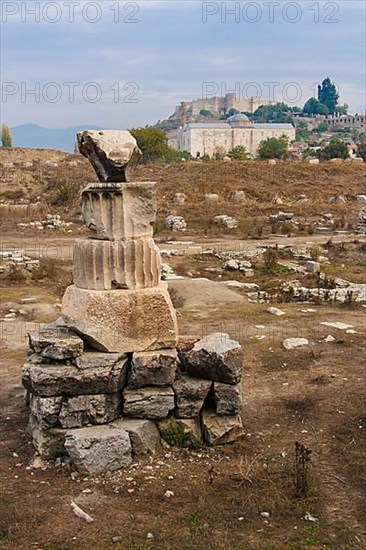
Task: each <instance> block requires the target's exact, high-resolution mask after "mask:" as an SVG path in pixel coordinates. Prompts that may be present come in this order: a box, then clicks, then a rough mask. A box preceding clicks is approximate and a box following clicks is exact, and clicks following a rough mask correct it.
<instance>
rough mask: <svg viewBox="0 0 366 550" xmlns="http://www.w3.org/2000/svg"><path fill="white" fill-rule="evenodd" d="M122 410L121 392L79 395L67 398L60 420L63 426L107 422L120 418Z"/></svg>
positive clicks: (78, 426) (71, 426) (76, 426)
mask: <svg viewBox="0 0 366 550" xmlns="http://www.w3.org/2000/svg"><path fill="white" fill-rule="evenodd" d="M121 410H122V396H121V393H120V392H116V393H111V394H99V395H78V396H75V397H69V398H67V399H65V400H64V401H63V403H62V406H61V411H60V415H59V422H60V424H61V427H62V428H80V427H82V426H86V425H87V424H106V423H107V422H112V420H115V419H116V418H118V416H119V415H120V413H121Z"/></svg>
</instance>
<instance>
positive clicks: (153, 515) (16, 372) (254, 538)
mask: <svg viewBox="0 0 366 550" xmlns="http://www.w3.org/2000/svg"><path fill="white" fill-rule="evenodd" d="M28 161H29V162H30V160H29V159H28ZM57 161H58V162H60V160H59V159H55V160H54V161H53V162H57ZM22 162H23V161H22ZM345 166H346V167H347V164H346V165H345ZM348 166H350V165H349V164H348ZM330 167H331V168H332V169H334V170H335V172H334V173H333V176H332V172H331V171H329V173H328V172H327V171H328V168H327V169H326V170H325V168H324V170H325V171H324V174H325V176H324V177H325V178H329V179H328V180H327V182H328V189H327V197H326V198H325V197H323V198H322V199H321V203H320V205H317V206H316V208H318V207H319V215H318V213H317V214H316V216H318V217H319V216H320V215H321V214H326V213H327V212H326V210H327V209H328V208H329V209H332V211H331V212H329V213H331V214H332V217H333V219H338V218H340V217H341V216H342V215H343V213H344V212H345V215H346V216H350V219H351V217H352V216H355V215H356V213H357V210H358V209H359V207H360V204H359V203H357V204H356V202H354V201H351V200H348V199H347V200H348V202H347V203H343V202H342V201H341V202H338V203H335V204H334V203H329V202H328V199H329V197H328V194H329V196H335V195H337V196H338V195H341V194H342V193H343V192H342V190H341V189H342V188H343V189H344V183H342V182H340V180H339V178H343V177H344V178H345V177H346V175H345V174H346V168H344V167H342V168H341V167H340V166H339V165H337V164H334V165H330ZM309 168H310V167H309ZM314 168H318V167H311V169H314ZM195 169H196V168H189V170H195ZM350 169H351V170H356V167H352V168H350ZM359 169H360V167H358V168H357V170H359ZM139 170H141V172H140V174H141V176H142V177H143V178H144V179H147V178H148V176H149V174H151V179H153V177H154V178H155V177H157V176H158V175H159V170H161V168H159V167H156V166H153V167H146V166H145V167H141V168H140V169H139ZM150 170H151V172H149V171H150ZM170 170H171V169H170V168H167V169H165V172H164V174H163V175H162V179H160V180H159V182H160V183H159V184H160V185H161V186H163V187H161V190H162V191H163V189H167V185H168V181H169V178H170V179H171V181H172V184H173V185H174V186H175V187H174V188H173V190H172V191H169V193H168V191H166V193H168V195H167V196H168V198H169V200H168V199H166V201H165V206H164V204H163V201H162V199H161V198H160V199H159V200H160V207H159V208H160V209H161V210H160V212H161V219H162V220H164V219H165V215H166V214H168V213H172V214H174V215H182V216H183V217H185V218H186V219H187V220H188V228H187V230H186V231H184V232H176V233H175V232H172V231H167V230H166V229H165V228H164V230H162V231H160V232H159V233H158V234H157V240H158V241H159V242H158V244H159V247H160V249H161V251H162V255H163V262H164V263H165V264H166V266H165V268H164V274H165V275H164V276H165V277H166V279H167V280H168V283H169V287H170V293H171V296H172V299H173V302H174V305H175V307H176V308H177V313H178V322H179V332H180V334H184V335H193V336H199V337H202V336H204V335H206V334H208V333H211V332H217V331H220V332H226V333H228V334H229V335H230V337H231V338H234V339H237V340H239V341H240V343H241V344H242V346H243V348H244V354H245V360H244V366H243V392H244V397H245V405H244V408H243V411H242V418H243V424H244V433H243V437H242V438H241V439H240V440H239V441H237V442H236V443H235V444H234V445H228V446H223V447H220V448H213V449H211V448H199V449H194V450H189V449H179V448H173V447H170V446H168V445H166V447H164V449H163V450H162V452H160V453H158V454H157V455H154V456H148V457H146V458H143V459H139V460H138V461H136V462H134V463H133V464H132V465H131V466H130V467H128V468H126V469H124V470H121V471H120V472H118V473H114V474H111V475H107V476H104V477H102V476H91V475H88V476H84V475H80V474H78V473H77V472H76V471H75V470H74V468H73V466H72V465H71V464H70V463H68V462H67V461H66V462H65V461H63V460H60V458H59V457H56V456H55V457H54V459H53V460H51V461H49V462H42V461H41V460H40V459H39V458H38V457H37V456H35V454H34V450H33V448H32V445H31V443H30V438H29V436H28V434H27V432H26V422H27V418H26V411H25V408H24V403H23V397H24V391H23V389H22V387H21V384H20V379H21V367H22V364H23V362H24V356H25V351H26V347H27V332H28V331H29V330H32V329H34V328H35V327H36V326H37V323H39V322H50V321H52V320H54V319H55V318H57V317H58V315H59V304H60V299H61V296H62V294H63V292H64V289H65V288H66V286H67V285H68V284H69V283H70V281H71V280H72V271H71V270H72V246H73V241H74V239H75V237H76V236H78V235H79V234H80V233H81V232H82V230H81V229H79V228H80V225H79V223H78V220H77V219H75V221H74V225H73V226H69V227H67V228H65V227H62V226H61V227H60V225H59V224H56V227H55V228H54V229H51V228H49V227H46V229H42V230H40V229H38V228H37V227H35V226H27V227H22V226H20V227H19V226H18V223H28V222H29V221H31V219H30V218H26V219H24V218H21V216H19V217H14V215H13V217H12V219H10V220H9V219H8V221H6V224H5V226H3V227H4V229H5V231H4V232H3V238H2V252H6V253H9V252H15V251H18V252H19V254H16V255H15V256H12V255H10V257H6V256H4V257H3V258H2V259H1V261H0V268H1V269H0V271H2V273H0V285H1V291H2V293H1V303H0V319H1V321H0V323H1V363H0V373H1V384H0V404H1V408H0V412H1V418H0V431H1V437H0V447H1V449H0V475H1V480H2V498H1V501H0V548H6V549H15V548H17V549H26V550H28V549H32V548H33V549H42V550H69V549H75V550H76V549H78V550H79V549H84V548H85V549H87V548H97V549H107V548H108V549H109V548H121V549H126V550H137V549H140V548H141V549H142V548H156V549H172V548H179V549H187V550H188V549H191V548H197V549H206V548H209V547H211V548H214V549H222V550H223V549H224V548H225V549H227V548H230V549H231V548H232V549H236V548H237V549H239V548H240V549H241V548H253V549H255V548H257V549H282V548H294V549H295V548H329V549H335V548H336V549H351V548H356V549H360V548H363V547H365V545H366V528H365V527H366V526H365V522H364V513H363V512H364V502H363V493H362V489H363V486H362V483H363V477H364V466H365V463H364V429H365V427H364V424H365V414H364V400H365V330H366V329H365V307H364V306H365V305H366V302H365V299H364V292H365V290H364V288H365V287H364V284H365V265H366V264H365V261H366V260H365V256H366V255H365V252H366V240H365V238H364V237H362V236H357V235H353V234H351V233H347V234H340V233H338V234H337V233H335V228H334V226H333V227H330V225H329V224H328V231H327V232H326V234H322V233H321V232H314V233H313V234H309V233H308V232H305V233H301V231H294V232H293V235H292V236H280V235H279V234H277V235H276V234H272V236H267V234H266V235H262V236H258V234H257V235H256V237H255V238H250V239H246V238H245V237H246V235H243V234H241V232H240V231H241V229H240V227H242V226H240V225H239V228H238V229H233V230H228V229H225V228H224V229H222V228H221V229H220V231H219V232H218V233H216V230H214V229H213V230H212V231H213V232H212V233H210V231H208V232H206V235H204V227H203V225H204V224H205V223H206V222H205V220H206V219H207V217H206V218H205V217H203V218H202V220H203V221H202V223H201V232H200V233H199V232H198V229H197V230H196V229H195V230H192V231H191V230H190V229H192V228H190V223H192V222H190V220H193V217H194V215H197V212H198V210H195V209H193V210H192V209H189V201H190V200H193V199H191V198H190V197H193V194H192V195H191V193H193V191H192V189H193V187H192V188H190V189H191V190H189V191H186V195H187V196H188V199H189V200H187V199H186V203H185V204H183V205H180V206H179V208H178V207H175V206H172V205H173V204H174V203H173V202H172V201H173V197H174V194H175V193H177V192H180V191H182V189H179V188H178V176H179V174H180V172H179V170H183V171H185V170H187V168H184V167H181V168H179V169H178V168H176V171H175V172H174V171H173V172H170ZM253 170H254V168H253ZM294 170H295V169H294ZM296 170H299V168H296ZM296 170H295V171H294V172H293V175H292V176H291V177H290V176H289V179H290V180H291V181H290V182H289V183H288V186H289V187H287V188H281V190H280V191H279V189H278V186H277V187H276V188H275V186H274V184H273V187H271V188H270V189H268V200H269V199H270V200H272V198H273V197H272V195H275V194H278V195H279V194H282V195H285V194H286V195H287V196H289V194H290V189H291V188H293V189H294V195H293V196H292V195H291V197H292V198H291V201H293V202H292V203H291V204H285V205H284V206H283V205H273V203H272V202H271V203H269V202H267V203H266V201H265V199H264V198H263V199H262V198H259V197H258V200H257V202H256V203H250V205H249V204H248V203H242V205H241V206H237V205H236V206H235V205H234V207H233V208H234V210H233V211H228V210H227V209H226V207H227V206H229V205H230V204H232V203H231V201H230V199H229V197H230V192H231V190H232V188H233V186H234V183H232V184H230V186H231V188H230V189H229V188H226V187H225V186H224V187H223V188H222V189H223V190H224V189H225V191H222V192H221V191H217V186H216V187H214V186H212V188H211V183H210V186H206V190H207V192H208V193H211V192H216V193H219V194H220V195H221V193H223V194H224V196H225V201H226V202H225V201H224V202H219V206H220V208H218V207H217V205H216V206H215V207H214V209H213V210H212V212H213V214H226V213H227V214H231V215H233V216H235V217H238V218H239V219H241V214H240V215H239V216H238V212H240V211H241V210H240V209H243V211H244V209H246V210H245V212H246V213H248V212H249V209H250V208H253V209H255V208H257V207H260V208H262V207H263V209H264V210H263V211H261V212H264V215H265V217H266V219H269V215H270V214H271V215H274V214H276V213H278V211H279V210H282V211H285V212H286V211H290V212H291V211H292V210H293V211H294V213H295V221H296V216H298V217H300V216H302V215H303V213H304V211H303V210H301V209H300V206H299V207H298V206H296V204H297V203H295V198H294V197H295V191H296V196H297V194H298V193H299V192H300V188H301V192H302V193H307V194H309V195H311V193H312V189H313V187H312V184H311V183H310V180H309V185H308V187H306V188H304V187H303V186H301V185H299V188H297V189H296V190H295V188H294V187H293V185H294V181H293V180H292V178H295V175H296V173H297V177H298V178H300V177H304V176H301V173H300V172H296ZM329 170H330V168H329ZM343 170H344V176H342V175H341V174H342V173H343V172H342V171H343ZM347 170H348V169H347ZM184 173H185V174H186V172H184ZM302 173H304V172H302ZM253 174H254V172H253ZM324 174H323V175H324ZM335 174H336V175H335ZM185 177H186V175H184V178H185ZM355 178H356V179H357V178H358V175H357V176H355ZM356 179H354V180H353V183H351V184H350V186H351V187H352V186H353V187H352V189H350V194H352V193H353V194H362V193H363V192H364V190H363V189H362V184H361V179H360V180H357V182H358V183H355V181H356ZM330 181H331V182H333V184H331V183H329V182H330ZM162 182H163V183H162ZM260 185H262V183H260ZM263 185H264V183H263ZM332 185H333V187H332ZM248 186H249V187H248V189H247V190H246V193H247V194H249V193H250V194H252V193H254V191H252V190H251V189H254V187H253V188H250V185H249V183H248ZM291 186H292V187H291ZM342 186H343V187H342ZM284 189H287V191H284ZM262 192H263V189H262ZM164 193H165V191H164ZM164 193H163V195H162V196H165V195H164ZM317 193H318V191H317ZM200 200H201V199H200ZM187 203H188V204H187ZM304 204H305V206H304V208H308V207H307V206H306V203H304ZM167 205H168V206H167ZM261 205H262V206H261ZM206 206H207V205H206ZM288 206H294V208H292V209H290V208H287V207H288ZM295 207H296V208H299V209H298V210H296V209H295ZM200 208H201V212H202V208H205V202H204V199H202V204H201V206H200ZM309 208H310V207H309ZM164 209H165V210H164ZM184 209H186V210H184ZM46 210H47V211H45V212H44V216H42V217H40V218H39V219H40V220H45V221H46V222H47V217H46V214H47V213H53V214H54V213H56V212H55V211H52V212H50V211H49V210H48V207H47V209H46ZM190 212H191V214H190ZM301 212H302V213H301ZM316 212H318V211H316ZM210 215H211V210H210ZM261 215H262V214H261ZM305 215H307V214H306V212H305ZM190 216H191V217H190ZM254 218H258V214H256V213H254V210H253V219H254ZM62 219H66V220H67V221H70V217H68V214H67V212H65V213H62ZM313 219H314V221H315V220H316V219H317V218H316V217H315V216H313ZM323 221H324V220H323ZM323 221H322V223H323ZM195 223H196V222H195ZM346 223H348V221H347V222H346ZM197 227H198V225H196V228H197ZM213 227H214V226H213ZM266 227H267V226H266ZM267 229H268V230H271V229H270V224H269V222H268V227H267ZM68 231H72V233H68ZM231 231H235V233H234V234H232V233H231ZM281 234H282V232H281ZM243 237H244V238H243ZM276 245H277V246H276ZM268 250H269V251H270V252H268ZM8 256H9V255H8ZM316 264H319V268H320V272H321V274H322V275H321V276H319V275H318V273H317V271H318V266H317V265H316ZM304 289H305V290H304ZM310 291H311V292H310ZM309 292H310V293H309ZM350 293H351V294H350ZM304 300H305V301H304ZM289 339H291V340H290V342H287V344H285V342H286V341H288V340H289ZM300 339H301V340H300ZM295 346H298V347H295ZM287 348H291V349H287ZM296 442H298V443H300V444H302V445H304V446H305V447H306V448H307V449H309V450H311V454H310V464H309V469H308V472H307V475H306V478H304V477H303V476H302V475H301V474H302V470H301V468H299V465H298V464H297V463H296V460H295V459H296V456H295V443H296ZM296 480H297V485H296V484H295V481H296ZM79 509H81V510H82V511H83V512H84V513H85V514H87V516H89V517H86V516H85V515H83V513H82V512H80V510H79ZM80 516H81V517H80ZM91 519H92V520H93V521H91Z"/></svg>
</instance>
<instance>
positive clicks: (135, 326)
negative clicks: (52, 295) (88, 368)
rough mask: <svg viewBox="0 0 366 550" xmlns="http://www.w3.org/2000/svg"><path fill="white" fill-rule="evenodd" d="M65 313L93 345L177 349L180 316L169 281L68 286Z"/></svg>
mask: <svg viewBox="0 0 366 550" xmlns="http://www.w3.org/2000/svg"><path fill="white" fill-rule="evenodd" d="M62 316H63V318H64V321H65V323H66V325H67V326H68V327H70V328H72V329H73V330H75V331H76V332H77V333H78V334H79V335H80V336H81V337H82V338H83V339H84V340H85V341H86V342H87V343H88V344H89V345H90V346H91V347H93V348H94V349H97V350H99V351H107V352H125V353H127V352H134V351H149V350H157V349H162V348H174V347H175V346H176V344H177V333H178V327H177V319H176V315H175V311H174V308H173V304H172V302H171V299H170V296H169V293H168V290H167V285H166V283H160V284H159V285H158V286H156V287H154V288H146V289H142V290H106V291H104V290H86V289H81V288H78V287H76V286H74V285H72V286H69V287H68V288H67V289H66V292H65V294H64V297H63V300H62Z"/></svg>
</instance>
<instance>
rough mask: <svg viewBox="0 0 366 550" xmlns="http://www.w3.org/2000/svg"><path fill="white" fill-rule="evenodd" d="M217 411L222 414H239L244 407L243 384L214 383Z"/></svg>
mask: <svg viewBox="0 0 366 550" xmlns="http://www.w3.org/2000/svg"><path fill="white" fill-rule="evenodd" d="M214 393H215V402H216V413H217V414H220V415H229V416H230V415H237V414H238V413H239V412H240V409H241V407H242V399H243V397H242V388H241V384H237V385H236V386H233V385H231V384H221V383H220V382H215V383H214Z"/></svg>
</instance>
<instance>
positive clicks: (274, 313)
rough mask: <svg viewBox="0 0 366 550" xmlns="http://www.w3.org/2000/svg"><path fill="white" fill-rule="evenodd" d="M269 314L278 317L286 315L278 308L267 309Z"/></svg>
mask: <svg viewBox="0 0 366 550" xmlns="http://www.w3.org/2000/svg"><path fill="white" fill-rule="evenodd" d="M267 312H268V313H271V314H272V315H277V317H281V315H286V312H285V311H282V309H278V308H277V307H269V308H268V309H267Z"/></svg>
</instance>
